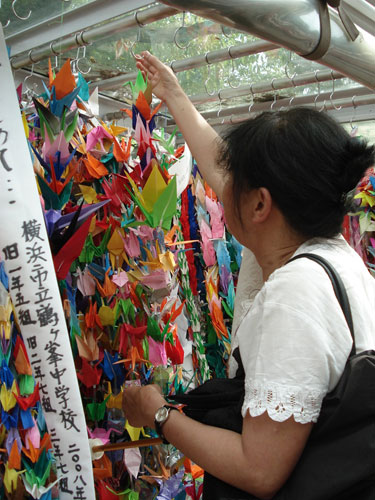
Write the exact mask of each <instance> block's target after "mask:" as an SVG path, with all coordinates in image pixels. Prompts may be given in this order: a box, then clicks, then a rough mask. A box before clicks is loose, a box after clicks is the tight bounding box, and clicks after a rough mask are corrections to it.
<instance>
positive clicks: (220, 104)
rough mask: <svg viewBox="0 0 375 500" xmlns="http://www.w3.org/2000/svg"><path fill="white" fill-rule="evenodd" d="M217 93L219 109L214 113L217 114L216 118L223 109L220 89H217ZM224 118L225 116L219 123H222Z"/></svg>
mask: <svg viewBox="0 0 375 500" xmlns="http://www.w3.org/2000/svg"><path fill="white" fill-rule="evenodd" d="M217 95H218V97H219V110H218V112H217V115H216V116H217V118H220V113H221V111H222V109H223V100H222V98H221V90H219V92H218V94H217ZM224 120H225V118H223V119H222V121H221V124H223V123H224Z"/></svg>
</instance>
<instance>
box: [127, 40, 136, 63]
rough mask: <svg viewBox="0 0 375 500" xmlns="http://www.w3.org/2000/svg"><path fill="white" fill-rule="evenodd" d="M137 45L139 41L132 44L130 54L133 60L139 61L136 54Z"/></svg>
mask: <svg viewBox="0 0 375 500" xmlns="http://www.w3.org/2000/svg"><path fill="white" fill-rule="evenodd" d="M136 43H137V40H134V42H132V43H131V44H130V46H129V52H130V55H131V56H132V58H133V59H138V56H137V55H136V54H134V46H135V44H136Z"/></svg>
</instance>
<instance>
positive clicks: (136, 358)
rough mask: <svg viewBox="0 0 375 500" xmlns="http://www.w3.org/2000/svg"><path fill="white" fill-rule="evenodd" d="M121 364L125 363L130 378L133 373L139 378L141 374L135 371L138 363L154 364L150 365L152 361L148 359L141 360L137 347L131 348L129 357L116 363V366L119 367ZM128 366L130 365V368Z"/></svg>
mask: <svg viewBox="0 0 375 500" xmlns="http://www.w3.org/2000/svg"><path fill="white" fill-rule="evenodd" d="M120 363H124V365H125V367H126V369H127V370H129V373H128V376H129V375H130V374H132V373H134V374H135V375H138V376H139V373H137V372H136V371H135V366H136V364H137V363H141V364H142V363H143V364H146V365H147V364H152V363H150V361H149V360H148V359H143V358H141V356H140V354H139V351H138V349H137V348H136V347H135V346H131V347H130V348H129V351H128V357H127V358H126V359H121V360H120V361H116V363H114V364H115V365H118V364H120ZM126 365H129V367H127V366H126Z"/></svg>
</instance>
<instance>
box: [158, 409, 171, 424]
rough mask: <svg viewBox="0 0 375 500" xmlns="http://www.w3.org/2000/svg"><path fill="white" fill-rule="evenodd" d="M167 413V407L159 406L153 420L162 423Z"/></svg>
mask: <svg viewBox="0 0 375 500" xmlns="http://www.w3.org/2000/svg"><path fill="white" fill-rule="evenodd" d="M168 413H169V408H164V406H163V407H162V408H159V409H158V410H157V412H156V413H155V421H156V422H158V423H159V424H161V423H163V422H164V421H165V419H166V418H167V417H168Z"/></svg>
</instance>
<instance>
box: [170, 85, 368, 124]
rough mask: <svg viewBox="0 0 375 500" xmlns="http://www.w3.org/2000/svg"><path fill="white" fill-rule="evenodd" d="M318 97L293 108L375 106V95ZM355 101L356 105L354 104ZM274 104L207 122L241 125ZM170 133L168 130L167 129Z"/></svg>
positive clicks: (283, 102)
mask: <svg viewBox="0 0 375 500" xmlns="http://www.w3.org/2000/svg"><path fill="white" fill-rule="evenodd" d="M315 98H316V96H310V98H309V99H307V98H306V97H302V96H301V97H296V98H295V99H294V100H293V103H292V105H291V106H293V107H294V106H311V105H313V106H315V104H316V107H317V109H318V110H323V109H325V110H327V111H328V110H339V109H341V108H349V107H354V106H356V107H359V106H364V105H367V104H375V94H372V95H362V96H355V97H354V98H353V97H346V98H343V99H334V100H330V99H329V96H328V97H327V99H324V97H323V94H322V95H321V96H320V97H319V101H317V103H315V102H314V100H315ZM353 100H354V103H353ZM289 102H290V99H280V100H279V101H276V104H275V106H274V107H273V108H272V109H273V111H277V110H280V109H281V108H282V107H285V108H287V107H289ZM272 105H273V104H272V102H267V103H264V102H263V103H259V104H255V105H254V107H253V108H252V109H251V113H249V112H247V113H242V114H238V115H235V114H234V113H233V114H232V115H230V116H226V117H225V118H224V117H223V118H220V117H219V118H209V119H208V120H207V121H208V123H209V124H210V125H211V126H212V127H215V126H219V125H231V124H235V123H241V122H243V121H245V120H248V119H249V118H250V117H251V116H252V115H253V114H256V113H261V112H262V111H267V110H270V109H271V106H272ZM167 131H168V128H167Z"/></svg>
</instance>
